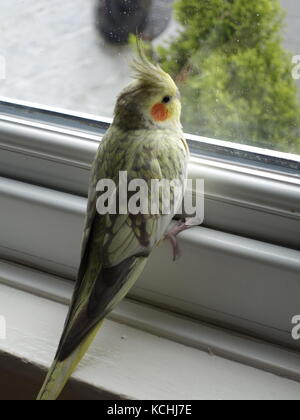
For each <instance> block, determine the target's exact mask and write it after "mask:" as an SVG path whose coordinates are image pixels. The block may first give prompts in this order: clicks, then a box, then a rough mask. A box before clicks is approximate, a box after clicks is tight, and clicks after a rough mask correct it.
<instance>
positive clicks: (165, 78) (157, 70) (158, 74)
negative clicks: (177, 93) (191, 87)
mask: <svg viewBox="0 0 300 420" xmlns="http://www.w3.org/2000/svg"><path fill="white" fill-rule="evenodd" d="M137 52H138V57H137V58H135V59H134V60H133V62H132V64H131V67H132V68H133V70H134V78H135V79H136V80H138V81H140V82H141V83H143V84H145V85H147V86H149V87H154V88H161V87H163V88H165V87H166V86H168V87H170V88H173V89H176V85H175V83H174V81H173V79H172V78H171V76H170V75H169V74H168V73H166V72H165V71H163V69H162V68H161V67H160V66H159V65H158V64H153V63H151V62H150V61H149V60H148V58H147V57H146V54H145V50H144V47H143V43H142V41H141V39H139V38H138V37H137Z"/></svg>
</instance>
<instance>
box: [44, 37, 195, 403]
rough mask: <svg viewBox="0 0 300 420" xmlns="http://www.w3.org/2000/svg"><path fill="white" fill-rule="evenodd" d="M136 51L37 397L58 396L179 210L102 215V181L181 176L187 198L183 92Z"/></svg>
mask: <svg viewBox="0 0 300 420" xmlns="http://www.w3.org/2000/svg"><path fill="white" fill-rule="evenodd" d="M138 53H139V57H138V58H137V59H135V60H134V62H133V64H132V66H133V69H134V71H135V80H134V81H133V82H132V83H131V84H129V86H127V87H126V88H125V89H124V90H123V91H122V92H121V94H120V96H119V97H118V99H117V103H116V107H115V114H114V120H113V123H112V125H111V126H110V128H109V129H108V131H107V133H106V134H105V136H104V137H103V139H102V141H101V143H100V146H99V149H98V152H97V155H96V158H95V161H94V163H93V167H92V172H91V179H90V188H89V198H88V208H87V215H86V221H85V229H84V239H83V247H82V261H81V265H80V269H79V273H78V279H77V283H76V286H75V291H74V295H73V299H72V303H71V306H70V310H69V314H68V316H67V320H66V323H65V327H64V331H63V334H62V337H61V341H60V344H59V347H58V350H57V353H56V356H55V360H54V362H53V365H52V367H51V368H50V371H49V373H48V376H47V378H46V380H45V383H44V385H43V387H42V389H41V391H40V393H39V396H38V400H55V399H56V398H57V397H58V396H59V394H60V393H61V391H62V389H63V388H64V386H65V384H66V382H67V381H68V379H69V377H70V376H71V374H72V373H73V372H74V370H75V369H76V367H77V365H78V363H79V362H80V360H81V358H82V357H83V355H84V354H85V352H86V351H87V349H88V348H89V346H90V344H91V342H92V340H93V338H94V337H95V335H96V333H97V332H98V330H99V328H100V327H101V325H102V322H103V319H104V317H105V316H106V315H107V314H108V313H109V312H110V311H111V310H112V309H113V308H114V307H115V306H116V305H117V304H118V303H119V302H120V301H121V300H122V299H123V298H124V297H125V295H126V294H127V293H128V291H129V290H130V288H131V287H132V286H133V284H134V283H135V282H136V280H137V279H138V277H139V275H140V274H141V272H142V270H143V269H144V267H145V264H146V262H147V260H148V257H149V255H150V254H151V252H152V250H153V249H154V247H155V246H156V245H157V244H158V242H159V241H160V240H161V239H162V238H163V237H164V235H165V234H166V233H167V229H168V226H169V224H170V222H171V220H172V218H173V216H174V213H175V212H176V208H174V209H173V212H172V213H171V214H162V211H161V204H162V203H161V201H160V203H159V204H158V206H159V209H160V211H159V212H158V213H159V214H150V212H149V214H142V213H139V214H136V215H134V214H130V213H129V212H127V214H120V213H121V212H119V214H118V213H117V214H104V215H101V214H99V212H98V211H97V209H96V203H97V200H98V197H99V192H97V191H96V189H97V188H96V186H97V183H98V181H99V180H101V179H111V180H113V181H114V182H115V184H116V185H118V179H119V173H120V171H127V176H128V179H137V178H138V179H143V180H145V181H146V182H147V183H148V184H149V185H150V182H151V180H152V179H158V180H161V179H166V180H170V181H171V180H174V179H176V180H179V181H180V184H181V187H182V188H181V189H176V191H177V192H178V191H179V190H180V191H181V192H180V197H174V196H173V197H171V199H172V201H173V202H175V201H176V202H177V203H179V204H181V201H182V198H183V196H182V195H183V192H184V184H185V179H186V170H187V161H188V156H189V151H188V146H187V143H186V141H185V139H184V135H183V132H182V127H181V123H180V114H181V104H180V95H179V91H178V89H177V87H176V85H175V83H174V82H173V80H172V78H171V77H170V76H169V75H168V74H167V73H165V72H164V71H163V70H162V69H161V68H160V67H159V66H157V65H154V64H152V63H150V62H149V61H148V59H147V58H146V56H145V54H144V52H143V49H142V46H141V45H140V43H139V42H138ZM150 192H151V191H149V194H150ZM173 195H175V193H174V194H173ZM173 239H174V238H173Z"/></svg>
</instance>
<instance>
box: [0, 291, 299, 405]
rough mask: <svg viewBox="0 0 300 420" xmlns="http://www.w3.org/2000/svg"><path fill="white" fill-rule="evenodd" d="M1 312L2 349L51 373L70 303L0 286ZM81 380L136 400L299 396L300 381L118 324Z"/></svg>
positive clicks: (107, 328)
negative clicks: (4, 330)
mask: <svg viewBox="0 0 300 420" xmlns="http://www.w3.org/2000/svg"><path fill="white" fill-rule="evenodd" d="M126 304H127V303H126V302H125V305H126ZM137 306H139V305H138V304H137ZM137 310H138V309H137ZM122 311H124V306H123V309H122V308H121V309H120V312H119V315H118V314H117V315H115V318H118V316H119V318H120V319H121V318H122V317H121V315H120V314H121V312H122ZM154 311H155V310H154ZM0 312H1V314H2V315H5V317H6V321H7V339H6V340H0V352H4V353H8V354H10V355H12V356H15V357H17V358H18V359H21V360H24V361H26V362H30V363H32V364H34V365H37V366H40V367H42V368H44V369H46V368H48V367H49V365H50V363H51V361H52V358H53V355H54V353H55V350H56V346H57V343H58V340H59V336H60V333H61V329H62V326H63V323H64V319H65V316H66V312H67V306H66V305H64V304H61V303H58V302H54V301H52V300H49V299H46V298H42V297H39V296H34V295H32V294H31V293H28V292H24V291H22V290H17V289H14V288H11V287H8V286H6V285H3V284H1V285H0ZM168 317H170V315H168ZM129 318H130V317H128V321H129V322H130V319H129ZM174 320H175V321H176V317H174ZM174 320H173V321H174ZM156 321H157V320H156ZM162 322H163V315H162ZM169 322H170V320H169ZM275 353H276V348H275V349H274V354H275ZM0 357H1V355H0ZM74 378H75V379H77V380H79V381H81V382H82V383H86V384H89V385H92V386H94V387H96V388H98V389H101V390H104V391H106V392H109V393H111V394H114V395H119V396H123V397H124V396H125V397H126V398H129V399H158V400H160V399H182V400H183V399H210V400H211V399H214V400H215V399H216V400H219V399H220V400H229V399H234V400H238V399H247V400H249V399H251V400H252V399H260V400H261V399H265V400H282V399H289V400H291V399H293V400H298V399H300V384H299V383H297V382H293V381H291V380H288V379H284V378H280V377H278V376H276V375H273V374H271V373H267V372H263V371H261V370H258V369H255V368H252V367H248V366H245V365H242V364H240V363H237V362H233V361H229V360H226V359H224V358H221V357H217V356H214V355H213V354H212V353H210V354H208V353H205V352H202V351H200V350H198V349H196V348H193V347H189V346H187V345H183V344H180V343H177V342H174V341H173V340H169V339H166V338H162V337H158V336H156V335H153V334H151V333H149V332H145V331H142V330H141V329H139V328H133V327H131V326H128V325H125V324H123V323H121V322H116V321H114V320H111V319H110V320H107V321H106V323H105V325H104V327H103V330H102V331H101V333H100V334H99V335H98V337H97V338H96V340H95V343H94V344H93V346H92V347H91V349H90V351H89V352H88V354H87V355H86V357H85V358H84V360H83V362H82V363H81V365H80V367H79V369H78V370H77V372H76V373H75V375H74ZM24 386H25V385H24ZM0 399H1V395H0Z"/></svg>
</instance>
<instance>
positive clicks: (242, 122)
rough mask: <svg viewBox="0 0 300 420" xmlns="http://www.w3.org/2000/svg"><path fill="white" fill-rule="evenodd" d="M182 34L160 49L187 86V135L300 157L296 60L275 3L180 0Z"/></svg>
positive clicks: (267, 0) (178, 12) (177, 8)
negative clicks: (288, 48) (284, 44)
mask: <svg viewBox="0 0 300 420" xmlns="http://www.w3.org/2000/svg"><path fill="white" fill-rule="evenodd" d="M175 12H176V16H177V19H178V21H179V22H180V24H181V26H182V30H181V31H179V33H178V34H177V35H176V37H175V38H173V39H172V40H171V41H170V43H169V44H168V45H167V46H165V47H159V49H158V54H159V60H160V62H161V65H162V67H163V68H164V69H165V70H166V71H168V72H169V73H170V74H171V75H172V76H173V77H174V78H175V79H176V78H177V80H178V81H179V82H180V81H181V82H182V84H181V86H180V88H181V92H182V96H183V123H184V128H185V130H186V131H190V132H193V133H197V134H200V135H203V136H207V137H214V138H220V139H224V140H229V141H236V142H242V143H248V144H254V145H257V146H262V147H268V148H275V149H277V150H283V151H288V152H297V153H300V130H299V127H300V112H299V111H300V107H299V102H298V99H297V89H296V84H295V81H294V80H293V78H292V76H291V72H292V61H291V56H290V55H289V54H288V53H287V52H286V51H284V49H283V48H282V46H281V37H280V33H281V28H282V18H283V13H282V10H281V8H280V6H279V3H278V1H277V0H251V1H249V0H177V1H176V3H175Z"/></svg>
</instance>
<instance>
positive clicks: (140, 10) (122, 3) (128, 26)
mask: <svg viewBox="0 0 300 420" xmlns="http://www.w3.org/2000/svg"><path fill="white" fill-rule="evenodd" d="M151 5H152V0H99V4H98V7H97V25H98V28H99V30H100V32H101V33H102V35H103V36H104V37H105V39H106V40H108V41H110V42H113V43H118V44H126V43H127V42H128V37H129V34H136V33H138V34H142V32H143V30H144V29H145V27H146V23H147V17H148V14H149V11H150V8H151Z"/></svg>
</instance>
